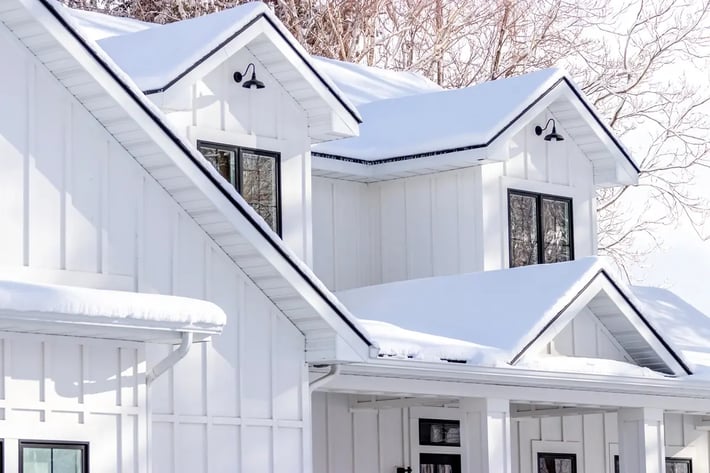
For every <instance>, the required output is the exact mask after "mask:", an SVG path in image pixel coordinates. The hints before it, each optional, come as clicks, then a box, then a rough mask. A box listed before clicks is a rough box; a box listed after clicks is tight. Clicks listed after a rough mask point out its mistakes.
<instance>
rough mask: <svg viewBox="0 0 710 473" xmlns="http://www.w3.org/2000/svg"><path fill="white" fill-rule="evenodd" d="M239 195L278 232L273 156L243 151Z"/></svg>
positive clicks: (274, 160)
mask: <svg viewBox="0 0 710 473" xmlns="http://www.w3.org/2000/svg"><path fill="white" fill-rule="evenodd" d="M239 164H240V166H241V186H240V189H239V191H240V193H241V194H242V197H244V200H246V201H247V202H248V203H249V204H250V205H251V206H252V207H253V208H254V210H256V212H257V213H258V214H259V215H261V216H262V217H263V218H264V220H266V223H268V224H269V226H270V227H271V228H272V229H274V230H276V231H278V209H277V205H278V204H277V202H278V197H277V182H276V166H277V161H276V158H275V157H274V156H268V155H262V154H258V153H256V152H253V151H246V150H243V151H242V152H241V155H240V163H239Z"/></svg>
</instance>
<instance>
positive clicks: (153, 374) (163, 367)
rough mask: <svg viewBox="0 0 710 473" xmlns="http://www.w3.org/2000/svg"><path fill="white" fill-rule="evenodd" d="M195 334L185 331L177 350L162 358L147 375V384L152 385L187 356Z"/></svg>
mask: <svg viewBox="0 0 710 473" xmlns="http://www.w3.org/2000/svg"><path fill="white" fill-rule="evenodd" d="M192 340H193V334H192V332H183V333H182V337H181V341H180V346H178V347H177V348H176V349H175V350H173V351H171V352H170V354H169V355H168V356H166V357H165V358H163V359H162V360H160V361H159V362H158V363H156V364H155V366H153V368H152V369H151V370H150V371H149V372H148V374H146V375H145V384H147V385H148V386H150V384H151V383H152V382H153V381H155V380H156V379H157V378H158V377H159V376H160V375H161V374H163V373H165V372H166V371H168V370H169V369H170V368H172V367H173V366H175V364H176V363H177V362H178V361H180V360H182V359H183V358H185V356H186V355H187V352H189V351H190V347H191V346H192Z"/></svg>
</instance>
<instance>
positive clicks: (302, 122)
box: [150, 49, 313, 264]
mask: <svg viewBox="0 0 710 473" xmlns="http://www.w3.org/2000/svg"><path fill="white" fill-rule="evenodd" d="M249 63H254V64H256V65H257V73H258V77H259V80H261V81H262V82H264V84H265V86H266V87H265V88H263V89H258V90H257V89H245V88H243V87H242V84H238V83H236V82H234V79H233V78H232V75H233V74H234V72H235V71H240V72H241V71H243V70H244V68H245V67H246V65H247V64H249ZM162 95H164V96H162V97H154V96H150V97H151V98H152V99H153V100H155V101H156V103H157V104H158V105H159V106H160V107H161V108H162V109H163V111H164V112H165V113H166V114H167V116H168V120H169V121H170V122H171V123H172V124H173V128H174V129H176V130H177V131H178V132H181V133H184V135H185V137H186V138H187V139H188V140H189V141H191V142H193V143H196V142H197V141H198V140H202V141H210V142H215V143H221V144H227V145H232V146H240V147H246V148H254V149H260V150H266V151H272V152H277V153H279V155H280V163H281V167H280V173H281V185H280V191H281V196H280V204H281V222H282V232H281V233H282V237H283V240H284V242H286V244H287V245H288V246H289V248H291V250H293V251H294V252H295V253H296V255H298V256H299V257H300V258H301V259H303V260H304V261H305V262H307V263H308V264H311V262H312V247H313V241H312V233H311V232H312V225H311V180H310V174H311V168H310V166H311V155H310V144H311V143H310V140H309V138H308V128H307V124H308V117H307V116H306V113H305V111H304V110H303V108H301V107H300V106H299V105H298V104H297V103H296V101H295V100H294V99H293V97H291V96H290V95H289V94H288V92H287V91H286V90H284V88H283V87H282V86H281V84H280V83H279V82H278V81H277V80H276V79H274V77H273V76H272V75H271V74H269V71H268V70H267V69H266V68H265V67H263V66H260V63H259V62H258V59H257V58H256V57H255V56H254V55H252V54H251V53H250V52H249V51H248V50H246V49H243V50H240V51H238V52H236V53H234V54H233V55H232V56H231V57H230V58H229V59H227V60H226V61H225V62H224V63H223V64H222V65H220V66H218V67H217V68H215V69H214V70H212V71H211V72H209V73H208V74H207V75H206V76H205V77H203V78H201V79H199V80H197V81H196V82H194V83H193V84H182V83H178V84H176V85H175V86H173V87H172V88H170V89H168V91H167V92H165V93H164V94H162Z"/></svg>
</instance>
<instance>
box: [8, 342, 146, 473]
mask: <svg viewBox="0 0 710 473" xmlns="http://www.w3.org/2000/svg"><path fill="white" fill-rule="evenodd" d="M144 372H145V362H144V349H143V347H142V345H139V344H130V343H122V344H119V343H114V342H110V341H107V340H100V341H99V340H91V339H75V338H71V337H52V336H36V335H22V334H14V333H12V334H11V333H2V332H0V403H1V404H2V408H0V439H2V441H3V451H4V465H3V466H4V469H3V471H19V468H18V461H19V459H18V451H19V448H18V441H19V440H39V441H68V442H87V441H90V442H91V445H90V452H89V461H90V465H89V467H90V469H91V471H94V472H97V473H103V472H106V473H109V472H111V473H113V472H117V473H119V472H120V473H128V472H131V473H133V472H146V471H147V465H148V461H147V457H146V452H145V450H144V449H143V448H141V446H142V445H144V444H145V442H146V438H147V419H146V389H145V384H143V380H144V375H143V373H144Z"/></svg>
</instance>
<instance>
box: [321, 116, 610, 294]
mask: <svg viewBox="0 0 710 473" xmlns="http://www.w3.org/2000/svg"><path fill="white" fill-rule="evenodd" d="M544 118H545V115H541V116H540V117H539V118H538V119H536V120H533V121H532V123H538V122H543V120H544ZM558 128H559V129H560V133H563V134H564V128H563V126H561V125H560V124H558ZM504 149H505V152H506V153H507V154H508V156H507V157H508V159H507V160H506V161H505V162H502V163H491V164H486V165H483V166H476V167H469V168H464V169H460V170H454V171H446V172H438V173H432V174H427V175H422V176H415V177H408V178H402V179H394V180H390V181H384V182H377V183H371V184H363V183H357V182H350V181H344V180H339V179H332V178H324V177H317V176H314V177H313V240H314V251H315V254H314V269H315V273H316V274H317V275H318V276H319V277H320V278H321V279H322V280H323V281H324V282H325V284H326V285H327V286H328V287H329V288H331V289H333V290H336V291H338V290H344V289H350V288H353V287H361V286H367V285H372V284H381V283H387V282H392V281H400V280H407V279H415V278H422V277H430V276H441V275H449V274H460V273H466V272H473V271H482V270H494V269H501V268H506V267H508V195H507V192H508V189H518V190H526V191H531V192H539V193H545V194H552V195H560V196H564V197H570V198H572V200H573V223H574V244H575V246H574V250H575V256H576V257H583V256H588V255H593V254H596V248H597V244H596V217H595V205H596V204H595V201H594V198H595V196H594V185H593V170H592V166H591V163H590V161H589V160H588V159H587V158H586V157H585V156H584V155H583V154H582V152H581V151H580V150H579V148H578V147H577V146H576V145H575V143H574V142H573V141H572V140H571V139H568V140H565V141H562V142H557V143H547V142H545V141H543V140H542V138H541V137H539V136H536V135H535V134H534V131H533V126H532V125H530V126H528V127H526V128H525V130H523V131H521V132H519V133H518V134H517V135H516V136H515V137H514V138H513V139H512V140H510V141H509V142H508V143H507V146H505V147H504Z"/></svg>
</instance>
